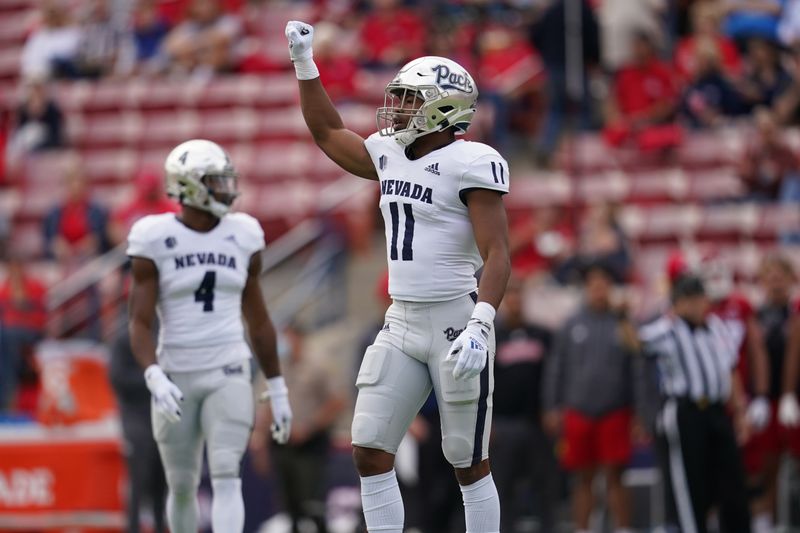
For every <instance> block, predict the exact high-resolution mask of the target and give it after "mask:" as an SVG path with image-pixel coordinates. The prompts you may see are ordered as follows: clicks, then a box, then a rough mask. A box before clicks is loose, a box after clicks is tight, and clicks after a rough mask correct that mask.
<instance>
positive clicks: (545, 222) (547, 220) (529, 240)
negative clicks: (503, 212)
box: [509, 206, 575, 278]
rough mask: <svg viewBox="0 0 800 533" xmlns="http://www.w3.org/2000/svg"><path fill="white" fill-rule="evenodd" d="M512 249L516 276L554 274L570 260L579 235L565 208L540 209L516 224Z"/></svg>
mask: <svg viewBox="0 0 800 533" xmlns="http://www.w3.org/2000/svg"><path fill="white" fill-rule="evenodd" d="M509 247H510V250H511V268H512V270H513V271H514V274H515V275H516V276H518V277H520V278H526V277H529V276H535V275H539V274H542V273H547V272H550V271H551V270H554V269H556V267H558V266H559V265H560V264H561V263H562V262H563V261H565V260H566V259H567V258H568V257H570V256H571V255H572V254H573V252H574V249H575V233H574V231H573V228H572V226H571V225H570V224H569V221H568V220H567V218H566V217H565V216H564V210H563V209H562V207H560V206H546V207H540V208H538V209H537V210H536V211H534V212H533V213H531V214H530V215H528V216H527V217H525V218H523V219H521V220H519V221H518V222H516V223H514V224H513V225H512V227H511V232H510V235H509Z"/></svg>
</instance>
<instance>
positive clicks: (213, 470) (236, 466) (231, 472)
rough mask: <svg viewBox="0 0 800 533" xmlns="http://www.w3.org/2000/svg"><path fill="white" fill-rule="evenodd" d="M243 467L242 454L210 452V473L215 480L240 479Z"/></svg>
mask: <svg viewBox="0 0 800 533" xmlns="http://www.w3.org/2000/svg"><path fill="white" fill-rule="evenodd" d="M241 466H242V454H241V453H239V452H237V451H235V450H213V451H212V450H209V451H208V471H209V474H211V477H212V478H214V479H217V478H238V477H239V475H240V474H241Z"/></svg>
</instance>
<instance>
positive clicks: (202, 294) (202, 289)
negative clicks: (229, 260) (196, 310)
mask: <svg viewBox="0 0 800 533" xmlns="http://www.w3.org/2000/svg"><path fill="white" fill-rule="evenodd" d="M216 284H217V273H216V272H215V271H213V270H209V271H207V272H206V275H205V276H203V281H201V282H200V286H199V287H197V290H196V291H194V301H195V302H201V303H202V304H203V312H204V313H209V312H211V311H213V310H214V286H215V285H216Z"/></svg>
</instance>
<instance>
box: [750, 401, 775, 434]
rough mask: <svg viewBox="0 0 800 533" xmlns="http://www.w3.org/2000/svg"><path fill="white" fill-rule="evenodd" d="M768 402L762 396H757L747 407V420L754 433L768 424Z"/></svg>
mask: <svg viewBox="0 0 800 533" xmlns="http://www.w3.org/2000/svg"><path fill="white" fill-rule="evenodd" d="M769 417H770V408H769V401H768V400H767V399H766V398H764V397H763V396H757V397H755V398H753V399H752V400H751V401H750V405H748V406H747V420H748V421H749V422H750V424H751V425H752V426H753V429H755V430H756V431H761V430H762V429H764V428H765V427H767V424H769Z"/></svg>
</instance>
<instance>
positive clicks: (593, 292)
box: [543, 263, 635, 532]
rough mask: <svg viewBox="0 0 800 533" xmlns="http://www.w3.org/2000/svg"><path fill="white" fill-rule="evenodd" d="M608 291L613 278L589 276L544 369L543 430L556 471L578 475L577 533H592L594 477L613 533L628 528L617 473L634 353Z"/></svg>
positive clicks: (629, 426) (626, 449)
mask: <svg viewBox="0 0 800 533" xmlns="http://www.w3.org/2000/svg"><path fill="white" fill-rule="evenodd" d="M612 288H613V275H612V274H611V272H609V271H608V270H607V269H606V268H605V267H604V266H603V265H602V264H600V263H596V264H592V265H589V266H588V267H587V268H586V270H585V273H584V296H585V300H584V303H583V306H582V307H581V308H580V310H579V311H578V312H577V313H576V314H575V315H574V316H572V317H571V318H570V319H568V320H567V322H566V323H565V324H564V326H563V327H562V328H561V330H560V331H559V332H558V334H557V336H556V341H555V347H554V349H553V352H552V354H551V356H550V357H549V359H548V361H547V362H546V367H545V378H544V390H543V394H544V398H543V400H544V401H543V403H544V405H543V407H544V409H545V415H544V423H545V428H546V429H547V430H548V431H549V433H550V434H551V435H552V436H554V437H560V439H561V445H560V446H559V448H560V449H561V450H560V451H561V463H562V465H563V466H564V467H565V468H566V469H567V470H569V471H570V472H572V473H573V474H574V475H575V479H574V485H573V490H572V503H573V520H574V523H575V528H576V530H577V531H579V532H585V531H589V516H590V514H591V511H592V508H593V506H594V499H593V494H592V488H593V481H594V477H595V475H596V473H597V472H598V470H600V471H602V472H603V473H604V474H605V477H606V486H607V488H608V498H607V500H608V505H609V507H610V509H611V513H612V515H613V516H614V519H615V521H616V528H617V529H616V531H617V532H622V531H629V528H630V526H631V523H630V496H629V494H628V491H627V489H626V488H625V487H624V486H623V484H622V472H623V469H624V468H625V466H626V465H627V464H628V462H629V460H630V458H631V453H632V438H631V436H632V431H633V428H634V426H635V424H634V417H633V405H634V367H633V357H631V355H632V353H633V352H632V350H631V348H630V347H629V344H630V342H629V340H628V339H629V336H626V335H625V329H626V328H625V326H626V325H628V323H627V319H626V318H625V316H624V314H621V313H620V312H618V310H616V309H614V307H613V306H612V301H611V292H612ZM628 326H629V325H628Z"/></svg>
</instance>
